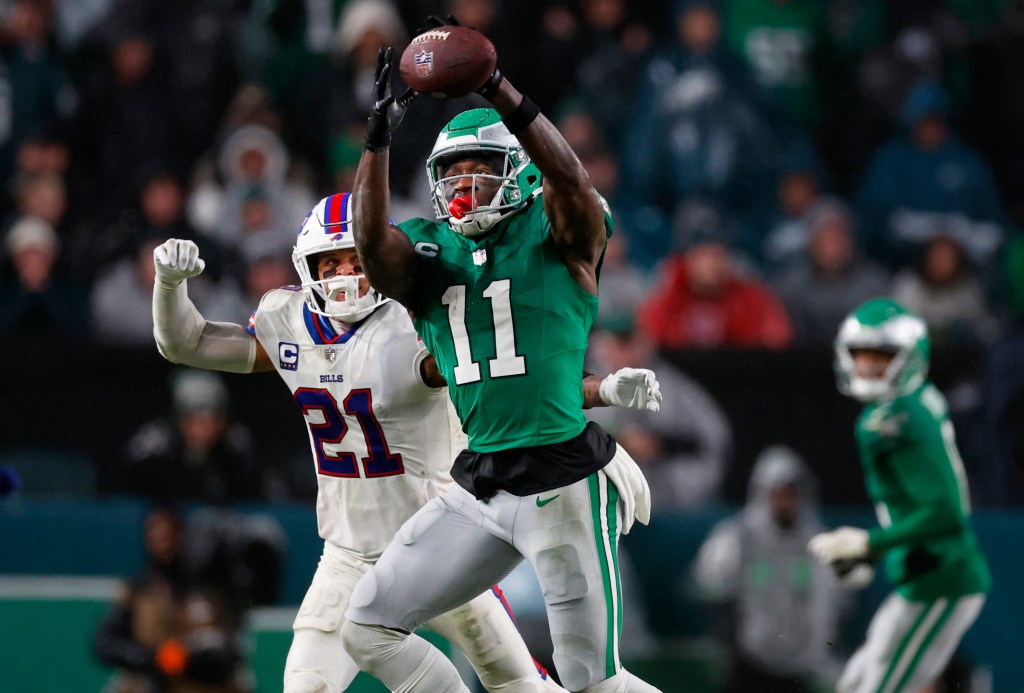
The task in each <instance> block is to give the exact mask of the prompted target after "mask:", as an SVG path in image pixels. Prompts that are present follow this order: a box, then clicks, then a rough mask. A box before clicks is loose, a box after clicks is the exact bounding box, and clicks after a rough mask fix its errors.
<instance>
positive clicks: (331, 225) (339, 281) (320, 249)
mask: <svg viewBox="0 0 1024 693" xmlns="http://www.w3.org/2000/svg"><path fill="white" fill-rule="evenodd" d="M351 223H352V196H351V194H350V193H338V194H336V195H330V196H329V197H325V198H324V199H322V200H320V202H318V203H317V205H316V207H314V208H313V209H312V211H310V213H309V214H307V215H306V219H305V220H304V221H303V222H302V227H301V228H300V229H299V235H298V238H297V239H296V241H295V247H294V249H293V250H292V263H293V264H294V265H295V271H296V272H298V275H299V279H300V281H301V283H302V295H303V298H304V299H305V301H306V306H308V307H309V310H310V311H311V312H313V313H316V314H317V315H323V316H325V317H328V318H332V319H334V320H338V321H340V322H344V323H353V322H358V321H360V320H362V319H363V318H365V317H366V316H368V315H369V314H370V313H372V312H373V311H374V310H376V308H377V307H378V306H380V305H381V304H383V303H385V302H386V301H388V300H389V299H387V298H385V297H384V296H383V295H382V294H379V293H377V291H376V290H374V288H373V287H369V288H368V289H367V291H366V293H365V294H363V295H362V296H360V295H359V293H360V288H361V287H360V284H361V283H362V282H361V280H363V279H364V276H363V275H362V274H355V275H341V274H334V275H333V276H330V277H327V278H325V279H321V278H320V270H319V267H318V265H319V261H320V256H321V255H322V254H323V253H327V252H333V251H338V250H346V249H351V250H352V251H353V252H354V251H355V247H356V244H355V238H354V237H353V235H352V229H351Z"/></svg>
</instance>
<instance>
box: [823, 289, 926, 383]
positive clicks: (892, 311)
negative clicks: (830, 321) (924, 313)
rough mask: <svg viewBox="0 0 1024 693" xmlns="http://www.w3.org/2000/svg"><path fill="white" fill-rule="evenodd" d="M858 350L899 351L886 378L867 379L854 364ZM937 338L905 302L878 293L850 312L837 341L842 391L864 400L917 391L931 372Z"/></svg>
mask: <svg viewBox="0 0 1024 693" xmlns="http://www.w3.org/2000/svg"><path fill="white" fill-rule="evenodd" d="M856 349H877V350H879V351H888V352H891V353H892V354H893V359H892V361H891V362H890V363H889V365H888V367H886V369H885V373H884V374H883V375H882V377H880V378H862V377H860V376H858V375H857V373H856V370H855V368H854V363H853V351H854V350H856ZM930 354H931V340H930V339H929V337H928V327H927V325H925V322H924V320H922V319H921V318H920V317H918V316H917V315H915V314H914V313H911V312H910V311H909V310H907V309H906V308H904V307H903V306H901V305H900V304H899V303H896V302H895V301H893V300H891V299H887V298H875V299H871V300H870V301H867V302H866V303H864V304H862V305H861V306H860V307H859V308H857V309H856V310H854V311H853V312H852V313H850V314H849V315H848V316H847V317H846V319H845V320H844V321H843V324H842V325H841V326H840V328H839V334H838V335H837V336H836V342H835V356H836V359H835V369H836V378H837V380H838V385H839V391H840V392H842V393H843V394H844V395H849V396H851V397H853V398H854V399H857V400H860V401H861V402H874V401H878V400H883V399H892V398H894V397H897V396H899V395H902V394H906V393H908V392H913V391H914V390H916V389H917V388H918V387H920V385H921V383H922V382H924V379H925V377H926V376H927V374H928V359H929V356H930Z"/></svg>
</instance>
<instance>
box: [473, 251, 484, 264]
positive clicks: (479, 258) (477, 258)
mask: <svg viewBox="0 0 1024 693" xmlns="http://www.w3.org/2000/svg"><path fill="white" fill-rule="evenodd" d="M485 262H487V249H486V248H480V249H478V250H474V251H473V264H474V265H482V264H484V263H485Z"/></svg>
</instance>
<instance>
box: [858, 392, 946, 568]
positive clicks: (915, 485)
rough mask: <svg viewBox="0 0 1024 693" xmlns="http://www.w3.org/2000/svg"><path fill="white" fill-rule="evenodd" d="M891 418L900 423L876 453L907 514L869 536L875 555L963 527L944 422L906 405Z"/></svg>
mask: <svg viewBox="0 0 1024 693" xmlns="http://www.w3.org/2000/svg"><path fill="white" fill-rule="evenodd" d="M892 416H893V417H894V419H895V420H900V419H902V421H901V423H900V424H899V427H898V430H894V431H893V433H892V438H891V440H890V441H886V442H888V443H889V444H888V445H884V446H883V447H882V448H881V449H880V450H879V451H878V452H877V453H876V454H877V455H878V456H879V457H880V458H881V460H880V462H881V463H883V464H886V465H888V467H889V469H890V472H891V474H892V475H893V478H894V480H895V482H896V483H897V484H898V485H899V486H900V488H901V492H902V493H903V494H905V497H906V501H907V504H908V506H909V507H910V508H911V509H910V511H909V512H906V513H903V514H901V516H899V517H893V518H892V524H890V525H889V526H888V527H876V528H874V529H873V530H871V531H870V542H871V547H872V549H873V550H875V551H879V552H884V551H887V550H889V549H892V548H895V547H897V546H903V545H909V544H922V543H925V542H928V541H933V540H937V539H943V538H945V537H948V536H952V535H956V534H959V533H960V532H962V531H964V529H965V528H966V513H965V512H964V508H963V506H962V504H963V502H964V501H963V499H962V497H961V495H962V494H961V492H960V489H961V483H960V480H959V479H958V478H957V475H956V464H957V461H956V460H954V459H953V456H954V455H957V453H956V451H955V447H953V444H952V441H950V440H947V435H946V434H944V432H943V426H945V425H948V420H946V419H945V418H944V417H938V416H936V415H935V414H934V413H933V412H931V411H929V410H928V409H927V408H925V407H924V406H922V405H921V404H920V403H919V402H912V403H908V404H906V406H904V407H902V408H901V409H900V410H898V411H895V412H893V414H892Z"/></svg>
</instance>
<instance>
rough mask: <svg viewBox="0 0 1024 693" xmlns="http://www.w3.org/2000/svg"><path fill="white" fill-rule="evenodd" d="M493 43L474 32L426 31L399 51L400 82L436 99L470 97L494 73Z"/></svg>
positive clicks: (462, 29)
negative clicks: (400, 54) (400, 57)
mask: <svg viewBox="0 0 1024 693" xmlns="http://www.w3.org/2000/svg"><path fill="white" fill-rule="evenodd" d="M497 64H498V56H497V54H496V53H495V51H494V44H492V43H491V42H490V40H488V38H487V37H486V36H484V35H483V34H481V33H480V32H479V31H476V30H475V29H470V28H469V27H465V26H441V27H437V28H436V29H431V30H429V31H425V32H423V33H422V34H420V35H419V36H417V37H416V38H414V39H413V40H412V43H410V44H409V45H408V46H407V47H406V49H405V50H404V51H403V52H402V60H401V62H400V63H399V66H398V70H399V72H400V73H401V75H402V79H403V80H405V83H406V84H408V85H409V86H410V87H412V88H413V89H415V90H416V91H418V92H419V93H421V94H429V95H430V96H433V97H434V98H437V99H448V98H455V97H458V96H465V95H466V94H471V93H472V92H474V91H476V90H477V89H479V88H480V87H482V86H483V84H484V82H486V81H487V78H488V77H490V76H491V73H493V72H494V68H495V66H496V65H497Z"/></svg>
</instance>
